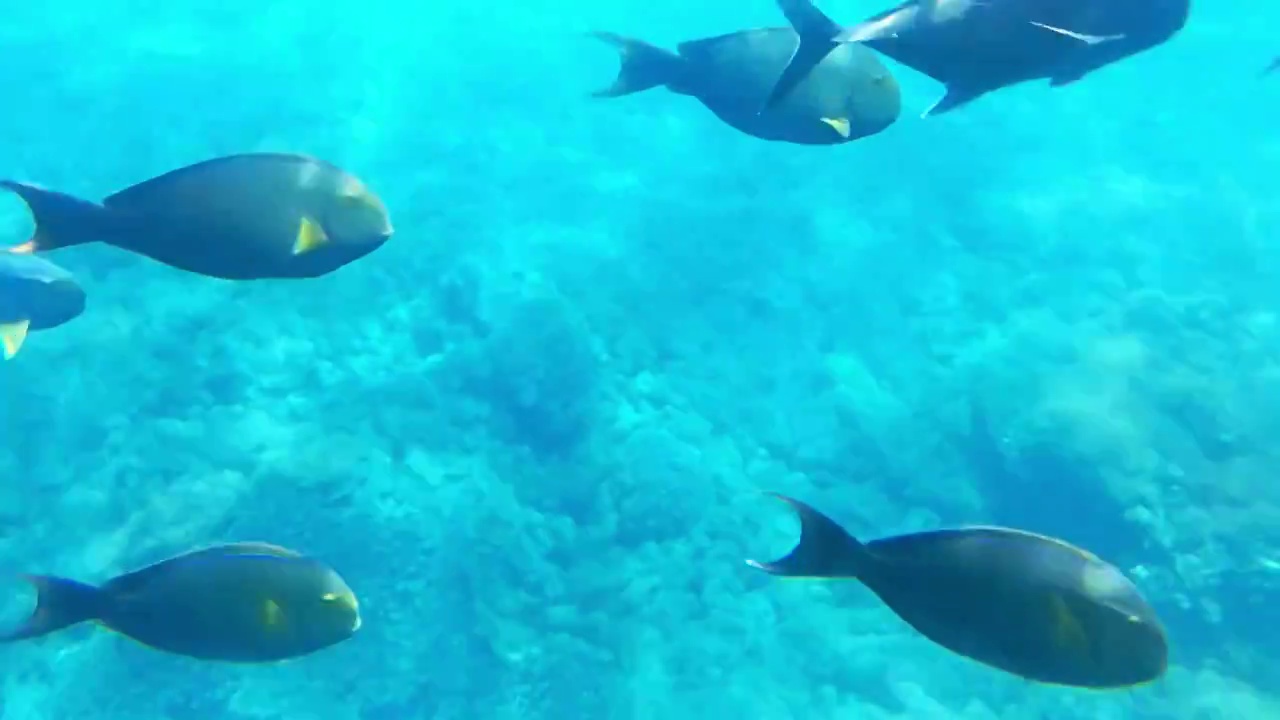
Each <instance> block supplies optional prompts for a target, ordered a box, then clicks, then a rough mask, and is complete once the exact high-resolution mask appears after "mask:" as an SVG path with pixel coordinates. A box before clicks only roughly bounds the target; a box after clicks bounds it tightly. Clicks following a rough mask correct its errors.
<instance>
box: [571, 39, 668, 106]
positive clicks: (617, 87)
mask: <svg viewBox="0 0 1280 720" xmlns="http://www.w3.org/2000/svg"><path fill="white" fill-rule="evenodd" d="M591 37H594V38H596V39H597V40H603V41H604V42H606V43H609V44H610V45H612V46H613V47H615V48H616V49H617V50H618V59H619V60H620V61H621V65H619V67H618V77H617V79H615V80H614V81H613V84H612V85H610V86H609V87H607V88H605V89H603V90H597V91H595V92H593V93H591V95H592V97H598V98H610V97H620V96H622V95H630V94H631V93H637V92H640V91H641V90H648V89H649V88H654V87H658V86H659V85H666V84H667V83H669V82H671V81H672V80H675V79H676V78H677V77H678V76H679V73H680V71H681V69H682V68H683V66H684V60H683V59H682V58H681V57H680V56H679V55H677V54H675V53H673V52H671V51H669V50H663V49H662V48H660V47H656V46H654V45H650V44H649V43H647V42H644V41H643V40H635V39H632V38H628V37H623V36H622V35H618V34H615V33H611V32H592V33H591Z"/></svg>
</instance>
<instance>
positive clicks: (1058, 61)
mask: <svg viewBox="0 0 1280 720" xmlns="http://www.w3.org/2000/svg"><path fill="white" fill-rule="evenodd" d="M778 5H779V7H780V8H781V9H782V11H783V13H784V14H786V16H787V19H788V20H789V21H790V22H791V24H792V25H793V26H794V27H795V28H796V31H797V32H798V33H799V34H800V36H801V37H802V38H803V40H802V42H801V46H800V49H799V50H798V51H797V53H796V57H795V59H794V60H793V61H792V62H791V63H790V64H789V65H788V67H787V69H786V70H785V71H784V72H783V74H782V76H781V77H780V79H779V82H778V84H777V85H775V86H774V88H773V89H772V91H771V92H770V95H769V100H768V102H767V103H766V107H768V106H772V105H773V104H776V103H779V102H781V101H782V99H783V98H784V97H786V96H788V95H789V94H790V93H791V92H792V91H793V88H795V87H797V86H798V83H799V82H800V81H801V80H802V79H803V78H804V77H806V76H807V74H808V73H809V72H810V71H811V70H810V68H812V67H814V65H815V63H814V60H813V58H815V57H820V56H821V55H823V54H825V53H827V52H829V51H830V48H831V47H833V46H835V45H838V44H840V43H845V42H859V43H863V44H865V45H867V46H868V47H870V48H872V49H874V50H877V51H879V52H882V53H884V54H885V55H887V56H889V57H891V58H893V59H894V60H896V61H898V62H900V63H902V64H904V65H906V66H908V67H910V68H913V69H914V70H916V71H918V72H922V73H924V74H925V75H928V76H929V77H931V78H933V79H934V80H937V81H938V82H940V83H942V84H943V85H945V86H946V93H945V94H944V95H943V97H942V98H941V99H939V100H938V101H937V102H936V103H935V104H934V105H933V106H932V107H930V108H929V109H928V110H926V111H925V113H924V114H925V115H926V116H927V115H940V114H942V113H944V112H947V111H948V110H954V109H955V108H957V107H960V106H962V105H964V104H966V103H969V102H971V101H972V100H974V99H976V98H978V97H980V96H982V95H984V94H986V93H988V92H991V91H993V90H998V89H1000V88H1003V87H1008V86H1011V85H1015V84H1017V83H1021V82H1026V81H1029V80H1037V79H1048V80H1049V84H1050V86H1052V87H1061V86H1063V85H1068V84H1070V83H1073V82H1075V81H1077V80H1079V79H1080V78H1082V77H1084V76H1085V75H1087V74H1088V73H1090V72H1092V71H1094V70H1097V69H1099V68H1101V67H1104V66H1106V65H1109V64H1111V63H1114V62H1117V61H1119V60H1122V59H1124V58H1127V57H1130V56H1132V55H1135V54H1137V53H1139V52H1142V51H1144V50H1147V49H1150V48H1153V47H1155V46H1157V45H1160V44H1162V43H1164V42H1165V41H1167V40H1169V39H1170V38H1172V37H1173V36H1174V35H1175V34H1177V32H1178V31H1179V30H1181V29H1182V27H1183V26H1184V25H1186V22H1187V17H1188V15H1189V14H1190V0H1126V1H1124V2H1120V1H1117V0H908V2H905V3H903V4H901V5H899V6H897V7H896V8H894V9H892V10H889V11H887V12H883V13H880V14H878V15H875V16H873V17H871V18H869V19H867V20H865V21H863V22H862V23H859V24H858V25H854V26H852V27H849V28H843V27H841V26H839V25H837V24H836V23H835V22H833V21H832V20H831V19H830V18H828V17H827V16H826V15H825V14H823V13H822V12H821V11H820V10H818V9H817V8H816V7H815V6H814V5H813V3H812V2H811V0H778Z"/></svg>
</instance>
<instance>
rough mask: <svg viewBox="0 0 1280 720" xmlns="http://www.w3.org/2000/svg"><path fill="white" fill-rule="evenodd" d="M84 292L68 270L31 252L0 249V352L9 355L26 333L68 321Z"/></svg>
mask: <svg viewBox="0 0 1280 720" xmlns="http://www.w3.org/2000/svg"><path fill="white" fill-rule="evenodd" d="M84 307H85V293H84V290H82V289H81V288H80V285H79V284H78V283H77V282H76V280H75V278H74V277H72V275H71V273H69V272H67V271H66V270H64V269H63V268H61V267H59V266H57V265H54V264H53V263H51V262H49V261H48V260H46V259H44V258H41V257H36V256H33V255H15V254H12V253H5V252H0V354H2V355H3V357H4V359H5V360H9V359H11V358H12V357H13V356H14V355H17V354H18V351H19V350H20V349H21V348H22V344H23V342H25V341H26V339H27V334H28V333H30V332H36V331H39V330H48V329H49V328H55V327H58V326H59V325H62V324H64V323H68V322H71V321H72V320H74V319H75V318H77V317H79V315H80V313H82V312H84Z"/></svg>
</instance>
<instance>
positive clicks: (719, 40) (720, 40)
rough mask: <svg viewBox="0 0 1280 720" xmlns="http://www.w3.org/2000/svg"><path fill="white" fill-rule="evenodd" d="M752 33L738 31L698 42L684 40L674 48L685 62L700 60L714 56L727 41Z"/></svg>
mask: <svg viewBox="0 0 1280 720" xmlns="http://www.w3.org/2000/svg"><path fill="white" fill-rule="evenodd" d="M748 32H752V31H751V30H740V31H738V32H731V33H725V34H723V35H716V36H714V37H708V38H701V39H698V40H686V41H684V42H682V43H680V44H679V45H677V46H676V52H678V53H680V57H683V58H685V59H687V60H695V61H696V60H701V59H706V58H710V57H712V56H714V55H715V53H716V49H717V48H719V47H720V46H721V45H723V44H724V43H725V42H728V41H729V40H733V39H734V38H737V37H738V36H739V35H742V34H743V33H748Z"/></svg>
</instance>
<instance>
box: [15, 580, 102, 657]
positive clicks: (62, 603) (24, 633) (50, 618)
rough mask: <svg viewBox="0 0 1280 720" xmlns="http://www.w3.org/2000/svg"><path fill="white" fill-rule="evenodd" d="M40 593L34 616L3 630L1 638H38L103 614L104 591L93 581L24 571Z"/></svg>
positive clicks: (32, 613)
mask: <svg viewBox="0 0 1280 720" xmlns="http://www.w3.org/2000/svg"><path fill="white" fill-rule="evenodd" d="M22 579H23V580H26V581H27V582H29V583H31V584H32V585H33V586H35V588H36V592H37V593H39V595H38V597H37V599H36V609H35V610H33V611H32V612H31V617H29V618H27V621H26V622H25V623H23V624H22V625H20V626H18V627H17V628H15V629H13V630H11V631H9V632H7V633H3V634H0V642H14V641H17V640H27V639H30V638H37V637H41V636H43V635H48V634H49V633H52V632H56V631H58V630H61V629H63V628H66V627H70V626H72V625H75V624H77V623H82V622H85V621H87V620H94V619H97V618H99V617H101V615H102V604H103V600H102V591H101V590H99V589H98V588H96V587H94V586H92V585H86V584H84V583H82V582H77V581H75V580H67V579H66V578H60V577H53V576H50V575H23V576H22Z"/></svg>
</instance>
